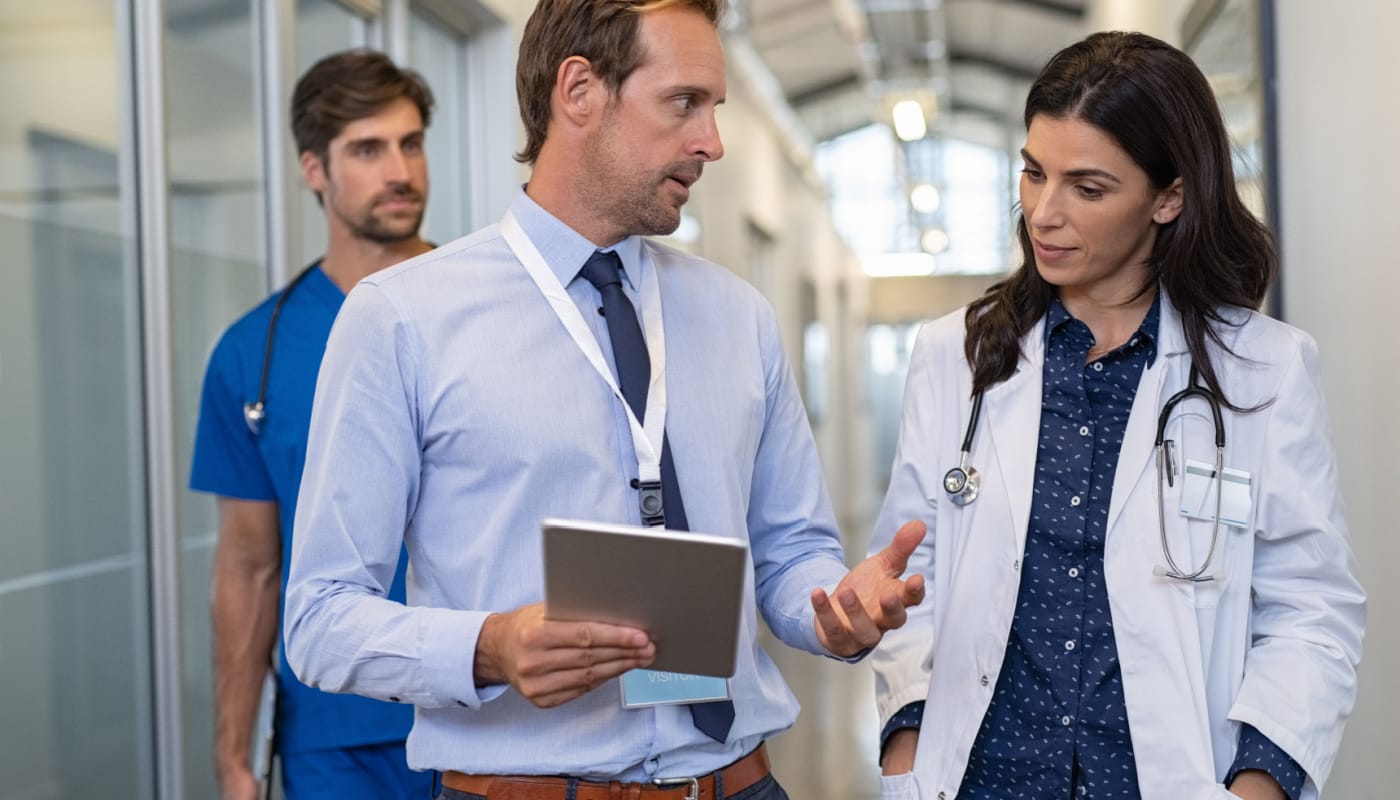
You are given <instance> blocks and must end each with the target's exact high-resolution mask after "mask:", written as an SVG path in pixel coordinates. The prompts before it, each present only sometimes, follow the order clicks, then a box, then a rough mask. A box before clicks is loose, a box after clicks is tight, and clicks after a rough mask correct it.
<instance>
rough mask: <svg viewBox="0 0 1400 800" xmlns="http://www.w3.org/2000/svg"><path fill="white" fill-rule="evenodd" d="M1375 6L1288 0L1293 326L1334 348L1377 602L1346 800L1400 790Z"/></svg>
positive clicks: (1339, 412) (1339, 794)
mask: <svg viewBox="0 0 1400 800" xmlns="http://www.w3.org/2000/svg"><path fill="white" fill-rule="evenodd" d="M1359 4H1360V3H1358V5H1359ZM1365 5H1366V6H1367V8H1368V10H1367V12H1366V13H1365V14H1357V13H1350V14H1343V13H1339V12H1338V9H1337V8H1336V7H1335V6H1333V5H1332V4H1327V3H1297V2H1288V1H1287V0H1282V1H1281V2H1278V3H1277V7H1278V26H1277V27H1278V30H1277V34H1278V53H1279V70H1278V96H1279V104H1278V105H1279V109H1278V110H1279V116H1278V123H1279V124H1278V127H1279V132H1278V137H1279V144H1280V152H1279V156H1280V157H1279V162H1280V172H1281V173H1282V174H1281V176H1280V188H1281V190H1282V199H1281V202H1280V207H1281V211H1282V222H1281V225H1282V240H1283V275H1284V280H1283V293H1284V309H1285V316H1286V318H1287V319H1288V321H1289V322H1291V323H1293V324H1294V325H1297V326H1299V327H1301V328H1303V329H1304V330H1307V331H1308V332H1310V333H1311V334H1313V336H1315V337H1317V340H1318V344H1319V346H1320V347H1321V350H1322V369H1323V376H1324V379H1325V381H1326V390H1327V397H1328V401H1329V404H1330V408H1331V417H1332V426H1333V431H1334V441H1335V442H1336V446H1337V455H1338V458H1339V460H1340V462H1341V474H1342V478H1343V480H1344V481H1345V484H1344V490H1345V493H1346V499H1347V504H1348V508H1349V514H1348V516H1349V521H1350V523H1351V531H1352V542H1353V546H1354V547H1355V550H1356V555H1357V562H1358V565H1359V569H1360V574H1361V580H1362V582H1363V583H1364V585H1365V587H1366V590H1367V592H1368V593H1369V595H1370V604H1369V605H1370V619H1369V624H1368V626H1367V635H1366V650H1365V655H1364V657H1363V661H1362V668H1361V693H1360V698H1359V700H1358V705H1357V711H1356V715H1355V716H1354V717H1353V719H1352V722H1351V725H1350V727H1349V728H1348V730H1347V735H1346V740H1345V742H1344V744H1343V748H1342V755H1341V758H1340V759H1339V761H1338V764H1337V767H1336V771H1335V773H1334V779H1333V782H1332V784H1331V785H1330V786H1329V787H1328V792H1327V796H1328V797H1332V798H1342V799H1343V800H1379V799H1380V798H1391V797H1394V796H1395V794H1396V791H1397V787H1398V786H1400V758H1396V754H1397V752H1400V748H1397V745H1396V739H1397V737H1400V722H1397V720H1400V693H1397V692H1396V690H1395V686H1396V678H1395V676H1396V674H1397V673H1400V624H1397V622H1400V619H1398V618H1400V582H1398V581H1396V580H1395V577H1394V575H1395V568H1396V566H1397V565H1400V536H1397V535H1396V526H1395V524H1394V518H1395V508H1394V498H1395V497H1396V492H1395V488H1394V485H1393V483H1392V482H1391V480H1392V478H1393V476H1394V475H1395V473H1396V453H1397V451H1400V422H1397V418H1396V414H1395V410H1394V409H1395V407H1396V405H1397V400H1396V398H1397V396H1400V369H1398V368H1400V358H1397V357H1396V355H1395V351H1394V342H1395V336H1394V327H1393V320H1394V318H1395V303H1396V298H1400V269H1397V266H1396V263H1395V258H1394V253H1395V242H1394V239H1393V238H1392V235H1393V230H1394V225H1395V218H1396V213H1397V211H1400V203H1397V201H1396V199H1395V198H1396V196H1395V187H1396V186H1400V159H1397V158H1396V155H1395V131H1396V130H1397V129H1400V103H1397V102H1396V99H1395V90H1394V87H1393V86H1392V85H1391V83H1392V77H1393V75H1394V70H1395V61H1394V51H1395V41H1394V36H1393V34H1392V33H1391V32H1392V31H1393V30H1394V29H1395V28H1396V26H1400V5H1396V4H1393V3H1381V2H1367V3H1365Z"/></svg>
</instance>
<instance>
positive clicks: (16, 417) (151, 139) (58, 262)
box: [0, 0, 489, 800]
mask: <svg viewBox="0 0 1400 800" xmlns="http://www.w3.org/2000/svg"><path fill="white" fill-rule="evenodd" d="M468 2H470V0H436V5H435V7H437V8H448V9H450V8H451V7H453V6H454V5H461V6H463V7H464V9H465V7H466V4H467V3H468ZM152 8H157V9H159V18H158V20H157V21H156V23H155V24H148V23H149V22H150V20H152V19H155V17H153V16H152V12H151V9H152ZM391 12H392V13H391ZM449 16H450V15H449ZM462 17H463V18H470V19H473V20H478V21H480V20H484V19H489V18H488V17H486V16H484V15H483V13H482V12H481V10H480V9H477V8H475V7H472V8H470V9H466V10H465V11H464V13H463V15H462ZM393 19H399V20H404V21H405V23H404V24H405V25H409V26H410V27H411V28H416V30H414V31H413V35H412V36H409V35H407V34H408V32H407V31H404V32H402V33H401V35H400V36H399V37H398V39H397V40H399V41H404V42H407V52H405V53H395V54H394V55H395V56H396V58H397V59H398V60H399V61H400V62H401V63H411V64H414V65H416V66H418V67H419V68H420V69H422V70H423V71H424V72H425V73H426V74H427V75H428V76H429V79H430V80H433V81H435V84H434V87H433V88H434V90H435V91H436V92H437V93H438V96H439V108H440V109H443V110H444V111H445V113H444V114H443V115H442V116H441V117H439V119H441V120H442V122H443V124H442V126H441V128H439V127H438V126H437V125H435V126H434V130H433V132H432V134H433V135H434V136H436V137H437V138H441V139H444V140H448V139H452V140H456V141H441V142H435V145H436V147H437V148H438V149H437V150H436V151H435V152H440V153H442V154H443V159H442V160H443V161H444V163H443V164H442V165H441V166H438V165H430V166H432V167H433V173H434V175H435V176H436V175H437V174H438V173H439V172H440V171H442V172H444V174H442V176H441V177H440V178H437V179H435V180H434V181H433V185H434V188H435V190H437V192H438V193H435V197H434V199H435V200H438V201H441V206H442V208H441V211H440V212H439V214H438V216H437V217H435V218H434V223H433V230H432V232H431V235H432V236H433V237H435V238H436V239H437V240H439V241H447V240H450V239H452V238H455V237H456V236H459V235H462V234H463V233H465V232H466V230H465V229H464V228H460V227H454V223H457V222H458V221H460V220H461V219H462V216H461V215H462V214H463V209H464V207H465V206H464V203H465V198H466V197H467V196H468V191H467V190H468V187H469V185H470V181H471V180H472V178H473V176H471V175H468V174H465V173H464V172H463V170H462V168H461V163H464V162H455V163H454V159H453V158H452V156H451V155H450V154H460V153H462V152H463V151H465V149H466V147H467V144H466V143H465V142H464V141H461V140H458V137H460V136H461V135H462V130H463V126H462V125H461V124H460V123H459V122H457V121H454V117H455V116H456V115H457V114H458V113H459V111H458V109H461V108H464V107H465V99H464V98H465V97H466V96H467V94H466V93H467V92H468V91H469V88H470V87H471V85H472V76H470V75H465V74H461V73H460V72H459V70H460V68H461V65H462V64H464V63H465V57H464V53H465V52H466V51H465V48H468V47H470V46H471V42H472V38H471V37H472V33H473V31H471V30H465V29H461V28H443V27H441V26H440V25H439V22H438V18H437V17H435V16H423V15H421V14H418V13H416V12H415V11H410V6H409V3H408V0H346V1H345V2H341V0H162V2H159V3H151V2H149V1H148V0H45V2H43V3H3V4H0V96H3V97H5V98H6V105H5V109H4V111H3V112H0V242H3V243H4V244H5V252H6V258H5V259H4V260H3V261H0V280H3V282H4V285H5V287H6V291H5V292H4V293H3V295H0V306H3V313H0V675H3V676H5V681H4V682H3V684H0V719H3V720H4V723H5V724H4V725H3V726H0V776H4V780H3V781H0V800H10V799H11V798H14V799H15V800H18V799H19V798H25V800H40V799H47V798H68V797H80V796H85V795H87V794H90V793H91V792H93V791H98V792H99V793H100V794H102V795H103V796H111V797H123V798H126V797H130V798H156V800H179V799H180V798H208V797H214V796H217V789H216V782H215V777H214V770H213V753H212V750H213V692H212V680H211V672H212V669H211V664H210V650H211V636H210V631H209V615H208V594H209V574H210V564H211V560H212V555H213V547H214V541H215V538H216V521H215V514H214V507H213V503H212V501H211V500H210V499H209V498H207V497H204V496H201V495H195V494H192V493H190V492H188V491H187V490H186V489H185V488H184V487H185V484H186V480H187V478H188V471H189V456H190V450H191V446H192V443H193V442H192V439H193V431H194V426H195V417H196V414H197V410H198V400H199V392H200V383H201V381H202V377H203V371H204V363H205V360H206V358H207V357H208V354H209V352H210V350H211V348H212V347H213V344H214V342H215V340H216V339H217V337H218V335H219V334H220V333H221V331H222V330H223V328H224V327H225V326H227V325H228V324H229V323H230V322H232V321H233V320H234V319H236V318H237V317H238V316H239V315H240V314H242V313H243V312H244V311H245V310H247V309H248V308H250V307H251V306H252V305H253V304H254V303H255V302H257V300H258V299H260V298H261V297H262V296H264V295H265V293H266V292H267V291H268V290H269V289H270V288H271V284H272V280H271V278H270V276H274V275H286V274H290V273H291V272H294V271H295V269H296V267H297V266H299V262H300V261H301V258H300V257H301V255H302V254H303V252H309V251H312V250H314V251H316V252H315V254H319V249H320V247H322V246H323V244H324V223H323V222H322V219H321V212H320V210H319V208H318V207H317V206H316V205H315V201H314V199H311V198H310V195H309V193H306V192H304V191H303V192H300V193H299V194H300V195H301V197H299V198H294V199H295V202H296V203H297V206H295V207H292V208H290V209H289V211H288V213H286V215H285V218H278V217H277V216H276V215H275V214H273V213H272V211H271V209H275V208H279V207H280V208H287V204H286V203H282V204H280V205H279V203H277V202H275V197H274V192H276V191H278V186H277V185H276V181H277V180H278V179H279V176H286V175H293V176H295V174H296V173H295V172H294V171H293V170H294V169H295V155H294V154H293V153H291V152H290V151H291V150H292V149H293V148H292V143H291V139H290V135H289V134H287V133H286V131H285V130H277V131H276V135H275V136H274V135H273V134H271V133H270V132H269V131H271V129H272V126H271V125H269V124H268V123H269V121H275V123H276V125H278V126H280V127H281V128H285V121H286V116H287V115H286V110H285V105H286V103H287V102H288V97H289V95H290V90H291V86H292V83H293V82H294V80H295V78H296V75H297V74H299V73H300V71H301V70H302V69H304V68H305V67H306V66H309V65H310V64H311V63H312V62H314V61H315V60H316V59H318V58H320V57H321V56H323V55H326V54H327V53H329V52H332V51H334V50H339V49H342V48H345V47H349V46H355V45H366V44H372V43H376V42H382V41H389V40H393V39H392V37H387V36H386V35H385V34H386V31H385V30H384V27H385V25H386V20H393ZM410 20H411V21H412V22H411V23H409V22H408V21H410ZM388 24H392V23H388ZM138 43H139V44H138ZM151 48H154V51H155V52H156V53H157V55H156V56H155V57H154V60H152V58H153V57H152V55H151ZM279 48H280V52H283V53H286V54H288V57H286V58H280V59H279V58H278V56H277V53H278V50H279ZM420 50H421V51H422V52H421V53H419V52H418V51H420ZM150 64H155V65H157V66H156V67H155V71H152V69H150V68H148V67H149V65H150ZM279 64H285V67H283V66H279ZM153 76H157V77H153ZM438 84H441V85H438ZM152 103H154V104H155V105H154V106H152V105H151V104H152ZM143 104H144V105H143ZM149 108H154V116H151V115H149V114H148V113H147V110H148V109H149ZM152 120H154V121H152ZM153 162H158V163H154V164H153ZM153 166H154V167H155V168H154V169H153V168H152V167H153ZM279 170H280V171H279ZM447 170H450V172H447ZM281 179H283V180H285V178H281ZM287 196H288V198H290V197H291V195H290V193H288V195H287ZM308 202H309V206H308V205H304V204H306V203H308ZM298 212H300V213H298ZM154 217H159V218H160V220H159V222H160V224H155V225H153V224H151V222H152V219H153V218H154ZM289 227H291V228H293V231H289V230H288V228H289ZM316 237H319V238H316ZM289 243H290V244H289ZM152 286H158V287H159V290H157V291H153V290H152V289H151V287H152ZM153 340H159V341H158V342H157V343H156V344H155V345H154V346H153V344H152V341H153ZM167 520H168V522H167ZM162 553H173V554H174V555H173V557H172V558H170V559H169V561H170V562H171V567H170V568H169V569H164V568H162V567H161V564H162V558H163V556H162V555H161V554H162ZM172 620H173V621H174V622H173V623H172V622H170V621H172ZM162 743H163V744H162ZM170 743H177V744H178V746H174V747H172V746H169V745H170ZM98 776H100V777H98ZM99 787H100V788H99Z"/></svg>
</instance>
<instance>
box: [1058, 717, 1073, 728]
mask: <svg viewBox="0 0 1400 800" xmlns="http://www.w3.org/2000/svg"><path fill="white" fill-rule="evenodd" d="M1071 722H1073V720H1071V719H1070V718H1069V717H1060V724H1061V725H1065V726H1068V725H1069V724H1070V723H1071Z"/></svg>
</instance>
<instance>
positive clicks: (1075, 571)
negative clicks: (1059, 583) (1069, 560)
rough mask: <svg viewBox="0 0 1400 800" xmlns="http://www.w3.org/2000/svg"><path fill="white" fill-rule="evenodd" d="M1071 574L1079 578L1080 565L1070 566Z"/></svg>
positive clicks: (1072, 576)
mask: <svg viewBox="0 0 1400 800" xmlns="http://www.w3.org/2000/svg"><path fill="white" fill-rule="evenodd" d="M1069 576H1070V577H1071V578H1078V577H1079V567H1070V568H1069Z"/></svg>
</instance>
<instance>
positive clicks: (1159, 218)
mask: <svg viewBox="0 0 1400 800" xmlns="http://www.w3.org/2000/svg"><path fill="white" fill-rule="evenodd" d="M1184 199H1185V198H1184V196H1183V194H1182V184H1181V178H1177V179H1176V180H1174V181H1172V185H1171V186H1168V187H1167V188H1165V189H1163V190H1162V191H1160V192H1158V193H1157V207H1156V208H1154V209H1153V210H1152V221H1153V222H1155V223H1157V224H1158V225H1166V224H1167V223H1168V222H1171V221H1172V220H1174V219H1176V218H1177V217H1178V216H1179V215H1180V214H1181V204H1182V202H1183V200H1184Z"/></svg>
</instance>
